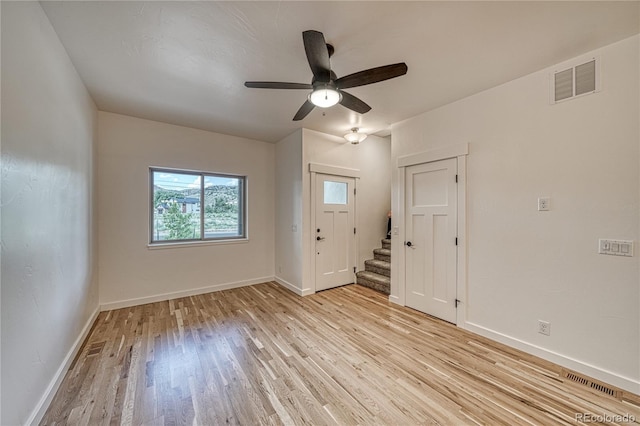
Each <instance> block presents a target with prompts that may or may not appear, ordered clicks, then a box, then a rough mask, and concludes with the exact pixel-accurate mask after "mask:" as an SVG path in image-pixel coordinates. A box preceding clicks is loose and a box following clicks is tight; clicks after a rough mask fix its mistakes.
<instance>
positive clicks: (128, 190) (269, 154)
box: [98, 112, 275, 308]
mask: <svg viewBox="0 0 640 426" xmlns="http://www.w3.org/2000/svg"><path fill="white" fill-rule="evenodd" d="M98 123H99V126H98V127H99V135H98V195H99V198H98V209H99V214H98V224H99V225H98V226H99V231H98V232H99V235H100V241H99V283H100V303H101V304H102V305H103V307H106V308H113V307H117V306H124V305H132V304H139V303H145V302H149V301H153V300H164V299H168V298H170V297H177V296H180V295H187V294H193V293H204V292H206V291H214V290H219V289H222V288H229V287H236V286H241V285H248V284H253V283H257V282H263V281H268V280H271V279H273V276H274V270H273V265H274V243H273V239H274V164H275V145H273V144H270V143H265V142H260V141H255V140H249V139H244V138H239V137H233V136H227V135H221V134H218V133H211V132H206V131H202V130H195V129H190V128H186V127H180V126H174V125H170V124H164V123H159V122H155V121H149V120H142V119H138V118H133V117H129V116H124V115H118V114H112V113H106V112H100V113H99V116H98ZM150 166H155V167H167V168H177V169H181V168H182V169H189V170H202V171H208V172H216V173H229V174H238V175H246V176H247V190H248V198H249V199H248V214H249V217H248V235H249V240H248V241H247V242H234V243H226V244H225V243H218V244H205V245H187V246H169V247H166V248H162V249H152V248H149V247H148V241H149V167H150Z"/></svg>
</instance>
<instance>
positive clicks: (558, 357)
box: [463, 322, 640, 395]
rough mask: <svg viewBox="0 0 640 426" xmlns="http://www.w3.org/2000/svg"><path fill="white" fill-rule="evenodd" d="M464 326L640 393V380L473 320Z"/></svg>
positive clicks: (511, 345) (637, 393) (563, 365)
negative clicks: (508, 334)
mask: <svg viewBox="0 0 640 426" xmlns="http://www.w3.org/2000/svg"><path fill="white" fill-rule="evenodd" d="M463 328H464V329H465V330H468V331H471V332H472V333H476V334H479V335H481V336H484V337H487V338H489V339H491V340H495V341H496V342H500V343H503V344H505V345H507V346H510V347H512V348H515V349H519V350H521V351H524V352H526V353H528V354H531V355H535V356H537V357H540V358H542V359H545V360H547V361H551V362H553V363H555V364H558V365H560V366H562V367H565V368H568V369H571V370H573V371H576V372H578V373H582V374H585V375H587V376H590V377H592V378H594V379H597V380H601V381H603V382H605V383H608V384H610V385H613V386H616V387H618V388H620V389H624V390H626V391H628V392H631V393H634V394H636V395H640V382H639V381H637V380H634V379H631V378H629V377H624V376H620V375H619V374H616V373H612V372H610V371H607V370H603V369H602V368H599V367H596V366H593V365H590V364H587V363H584V362H582V361H579V360H576V359H573V358H570V357H568V356H566V355H562V354H559V353H556V352H553V351H550V350H548V349H545V348H542V347H540V346H536V345H532V344H531V343H527V342H525V341H523V340H519V339H516V338H514V337H511V336H507V335H505V334H502V333H499V332H497V331H494V330H491V329H488V328H486V327H483V326H481V325H478V324H474V323H472V322H466V323H465V324H464V325H463Z"/></svg>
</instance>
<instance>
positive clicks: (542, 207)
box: [538, 197, 551, 212]
mask: <svg viewBox="0 0 640 426" xmlns="http://www.w3.org/2000/svg"><path fill="white" fill-rule="evenodd" d="M550 203H551V200H550V199H549V197H540V198H538V211H539V212H546V211H549V204H550Z"/></svg>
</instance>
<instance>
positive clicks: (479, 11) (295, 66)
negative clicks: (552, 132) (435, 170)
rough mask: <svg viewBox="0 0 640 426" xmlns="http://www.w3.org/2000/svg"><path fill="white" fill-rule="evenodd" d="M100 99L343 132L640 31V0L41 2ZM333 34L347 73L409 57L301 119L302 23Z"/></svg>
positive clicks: (306, 79) (272, 131)
mask: <svg viewBox="0 0 640 426" xmlns="http://www.w3.org/2000/svg"><path fill="white" fill-rule="evenodd" d="M42 6H43V7H44V9H45V12H46V14H47V16H48V17H49V19H50V20H51V23H52V24H53V27H54V28H55V30H56V32H57V33H58V35H59V36H60V39H61V40H62V43H63V44H64V46H65V47H66V49H67V51H68V52H69V55H70V57H71V60H72V61H73V63H74V65H75V67H76V68H77V70H78V72H79V74H80V76H81V78H82V80H83V81H84V82H85V84H86V86H87V88H88V90H89V92H90V93H91V96H92V97H93V99H94V100H95V102H96V104H97V106H98V109H100V110H103V111H110V112H116V113H121V114H127V115H132V116H136V117H141V118H147V119H151V120H157V121H164V122H167V123H173V124H179V125H183V126H189V127H194V128H199V129H205V130H211V131H214V132H218V133H226V134H231V135H236V136H242V137H247V138H253V139H258V140H263V141H269V142H276V141H278V140H280V139H281V138H283V137H284V136H286V135H288V134H290V133H292V132H293V131H294V130H295V129H297V128H299V127H306V128H309V129H313V130H318V131H321V132H325V133H329V134H334V135H342V134H344V133H346V132H347V131H348V130H349V129H350V128H351V127H353V126H359V127H361V129H362V130H363V131H365V132H367V133H377V134H379V135H385V134H388V133H389V127H390V124H392V123H395V122H398V121H402V120H404V119H407V118H409V117H412V116H415V115H417V114H420V113H422V112H425V111H428V110H431V109H433V108H437V107H439V106H441V105H444V104H447V103H450V102H452V101H455V100H458V99H461V98H464V97H466V96H469V95H472V94H474V93H477V92H480V91H482V90H485V89H488V88H490V87H494V86H497V85H499V84H502V83H505V82H507V81H510V80H513V79H515V78H518V77H520V76H523V75H526V74H529V73H531V72H534V71H537V70H540V69H542V68H546V67H548V66H551V65H554V64H556V63H558V62H561V61H564V60H566V59H569V58H572V57H574V56H578V55H580V54H582V53H585V52H587V51H589V50H593V49H596V48H598V47H601V46H604V45H607V44H610V43H612V42H614V41H617V40H621V39H623V38H626V37H629V36H631V35H633V34H636V33H638V32H639V30H640V24H639V21H640V2H638V1H631V2H611V1H605V2H591V1H587V2H580V1H574V2H538V1H534V2H505V1H498V2H478V1H473V2H415V1H414V2H368V1H351V2H346V1H341V2H338V1H325V2H288V1H282V2H267V1H237V2H187V1H182V2H163V1H156V2H132V1H122V2H114V1H106V2H98V1H67V2H49V1H45V2H42ZM308 29H315V30H318V31H321V32H323V33H324V35H325V38H326V40H327V42H328V43H331V44H333V45H334V46H335V54H334V55H333V57H332V58H331V64H332V68H333V70H334V71H335V73H336V74H337V75H338V77H340V76H344V75H347V74H351V73H353V72H356V71H360V70H363V69H366V68H372V67H376V66H381V65H386V64H391V63H395V62H406V63H407V65H408V68H409V71H408V73H407V75H405V76H403V77H399V78H396V79H393V80H388V81H385V82H381V83H377V84H374V85H369V86H363V87H358V88H354V89H349V90H348V91H349V92H350V93H352V94H354V95H356V96H358V97H360V98H361V99H362V100H364V101H365V102H367V103H368V104H369V105H371V106H372V108H373V109H372V110H371V111H370V112H368V113H367V114H363V115H360V114H356V113H354V112H351V111H349V110H347V109H345V108H344V107H342V106H340V105H337V106H335V107H332V108H329V109H320V108H316V109H315V110H314V111H313V112H311V114H309V115H308V116H307V118H305V119H304V120H303V121H300V122H294V121H292V120H291V119H292V117H293V115H294V114H295V113H296V111H297V110H298V108H299V107H300V105H302V103H303V102H304V101H305V99H306V96H307V92H306V91H304V90H265V89H248V88H246V87H244V84H243V83H244V81H246V80H268V81H287V82H299V83H310V82H311V71H310V69H309V66H308V64H307V61H306V56H305V52H304V47H303V44H302V31H304V30H308Z"/></svg>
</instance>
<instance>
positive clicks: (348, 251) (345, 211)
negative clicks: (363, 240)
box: [314, 174, 355, 291]
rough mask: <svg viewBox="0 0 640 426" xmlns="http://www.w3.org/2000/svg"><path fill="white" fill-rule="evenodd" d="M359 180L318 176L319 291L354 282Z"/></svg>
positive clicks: (317, 272)
mask: <svg viewBox="0 0 640 426" xmlns="http://www.w3.org/2000/svg"><path fill="white" fill-rule="evenodd" d="M354 188H355V179H354V178H348V177H341V176H330V175H322V174H318V175H317V177H316V191H315V192H316V203H315V204H316V212H315V213H316V214H315V216H316V223H315V229H314V231H315V237H314V238H315V249H316V251H315V253H316V256H315V259H316V265H315V267H316V291H319V290H326V289H328V288H332V287H337V286H340V285H344V284H350V283H352V282H353V277H354V272H353V269H354V267H355V253H354V252H355V235H354Z"/></svg>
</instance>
